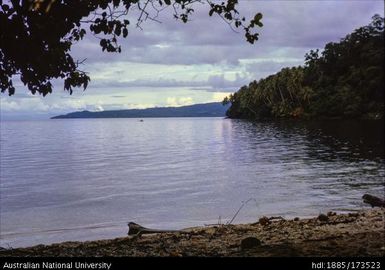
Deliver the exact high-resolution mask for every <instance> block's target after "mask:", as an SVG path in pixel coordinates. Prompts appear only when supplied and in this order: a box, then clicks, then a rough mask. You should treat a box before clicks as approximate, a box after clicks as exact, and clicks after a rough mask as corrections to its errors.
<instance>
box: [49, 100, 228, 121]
mask: <svg viewBox="0 0 385 270" xmlns="http://www.w3.org/2000/svg"><path fill="white" fill-rule="evenodd" d="M229 107H230V105H225V106H224V105H222V103H221V102H212V103H205V104H195V105H189V106H182V107H159V108H158V107H155V108H148V109H131V110H114V111H100V112H90V111H81V112H72V113H68V114H65V115H58V116H54V117H51V119H67V118H146V117H224V116H226V111H227V109H228V108H229Z"/></svg>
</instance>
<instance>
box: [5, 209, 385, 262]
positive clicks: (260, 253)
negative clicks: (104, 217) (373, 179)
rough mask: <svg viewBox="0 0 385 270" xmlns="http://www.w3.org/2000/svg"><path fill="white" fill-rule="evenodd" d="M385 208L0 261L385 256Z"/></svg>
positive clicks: (42, 248) (71, 245)
mask: <svg viewBox="0 0 385 270" xmlns="http://www.w3.org/2000/svg"><path fill="white" fill-rule="evenodd" d="M384 216H385V209H384V208H375V209H368V210H362V211H359V212H354V213H349V214H336V213H333V212H329V213H325V214H321V215H320V216H318V217H314V218H310V219H298V218H296V219H294V220H285V219H283V218H280V217H262V218H260V219H259V220H257V222H255V223H250V224H239V225H212V226H207V227H197V228H190V229H185V230H182V231H179V232H173V233H155V234H144V235H133V236H131V235H130V236H126V237H121V238H116V239H109V240H99V241H87V242H64V243H59V244H52V245H37V246H33V247H28V248H16V249H11V248H9V249H4V248H3V249H1V251H0V256H1V257H8V256H23V257H26V256H27V257H28V256H49V257H51V256H52V257H55V256H65V257H68V256H69V257H71V256H90V257H102V256H133V257H148V256H150V257H153V256H156V257H158V256H162V257H163V256H199V257H201V256H208V257H211V256H255V257H274V256H280V257H282V256H283V257H291V256H385V242H384V237H385V218H384Z"/></svg>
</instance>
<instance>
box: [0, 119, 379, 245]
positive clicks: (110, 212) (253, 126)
mask: <svg viewBox="0 0 385 270" xmlns="http://www.w3.org/2000/svg"><path fill="white" fill-rule="evenodd" d="M0 131H1V133H0V134H1V136H0V146H1V154H0V169H1V170H0V177H1V182H0V185H1V193H0V195H1V197H0V203H1V204H0V205H1V208H0V218H1V219H0V232H1V242H0V246H2V247H19V246H30V245H35V244H41V243H44V244H46V243H54V242H61V241H67V240H93V239H103V238H114V237H122V236H125V235H126V233H127V222H129V221H133V222H136V223H139V224H141V225H143V226H146V227H150V228H151V227H152V228H159V229H181V228H186V227H192V226H204V225H205V224H213V223H218V222H219V223H222V224H225V223H226V222H229V221H230V220H231V219H232V218H233V217H234V215H235V213H236V212H237V210H238V209H239V208H240V207H241V206H242V203H244V202H246V201H248V203H247V204H244V206H243V208H242V209H241V211H240V212H239V213H238V215H237V216H236V217H235V219H234V220H233V223H246V222H255V221H257V220H258V218H259V217H261V216H263V215H269V216H271V215H274V216H282V217H285V218H293V217H295V216H300V217H305V216H311V215H318V214H319V213H321V212H326V211H337V212H346V211H352V210H359V209H362V208H367V206H366V205H364V204H363V203H362V200H361V196H362V195H363V194H364V193H370V194H374V195H377V196H384V193H383V192H384V177H385V165H384V131H383V123H382V122H374V121H360V122H352V121H351V122H341V121H331V122H309V123H306V122H274V123H272V122H260V123H252V122H248V121H242V120H230V119H222V118H164V119H162V118H158V119H156V118H153V119H149V118H146V119H144V121H143V122H141V121H139V119H74V120H45V121H26V122H22V121H3V122H1V130H0Z"/></svg>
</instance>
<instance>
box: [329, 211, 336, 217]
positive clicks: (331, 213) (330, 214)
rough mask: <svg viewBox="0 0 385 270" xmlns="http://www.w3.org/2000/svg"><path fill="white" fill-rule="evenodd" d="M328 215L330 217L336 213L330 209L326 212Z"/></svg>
mask: <svg viewBox="0 0 385 270" xmlns="http://www.w3.org/2000/svg"><path fill="white" fill-rule="evenodd" d="M327 215H328V217H331V216H335V215H337V213H336V212H332V211H330V212H328V214H327Z"/></svg>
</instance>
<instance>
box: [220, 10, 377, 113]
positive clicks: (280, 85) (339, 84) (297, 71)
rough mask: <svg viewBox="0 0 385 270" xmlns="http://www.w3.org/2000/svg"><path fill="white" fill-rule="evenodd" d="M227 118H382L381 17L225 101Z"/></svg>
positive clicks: (244, 88)
mask: <svg viewBox="0 0 385 270" xmlns="http://www.w3.org/2000/svg"><path fill="white" fill-rule="evenodd" d="M223 102H224V103H229V102H230V103H231V107H230V108H229V110H228V111H227V116H229V117H231V118H250V119H255V118H257V119H258V118H383V116H384V18H382V17H381V16H379V15H374V16H373V17H372V22H371V23H370V24H369V25H367V26H364V27H361V28H359V29H356V30H355V31H354V32H353V33H351V34H349V35H347V36H346V37H345V38H343V39H341V40H340V42H338V43H334V42H330V43H328V44H326V46H325V48H324V49H323V50H322V51H321V52H320V51H319V50H318V49H317V50H311V51H310V52H309V53H307V54H306V55H305V65H304V66H299V67H292V68H283V69H282V70H281V71H280V72H278V73H276V74H274V75H271V76H268V77H267V78H264V79H261V80H259V81H253V82H251V83H250V84H249V85H248V86H243V87H241V89H239V91H238V92H236V93H234V94H232V95H230V96H229V98H226V99H225V100H224V101H223Z"/></svg>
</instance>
